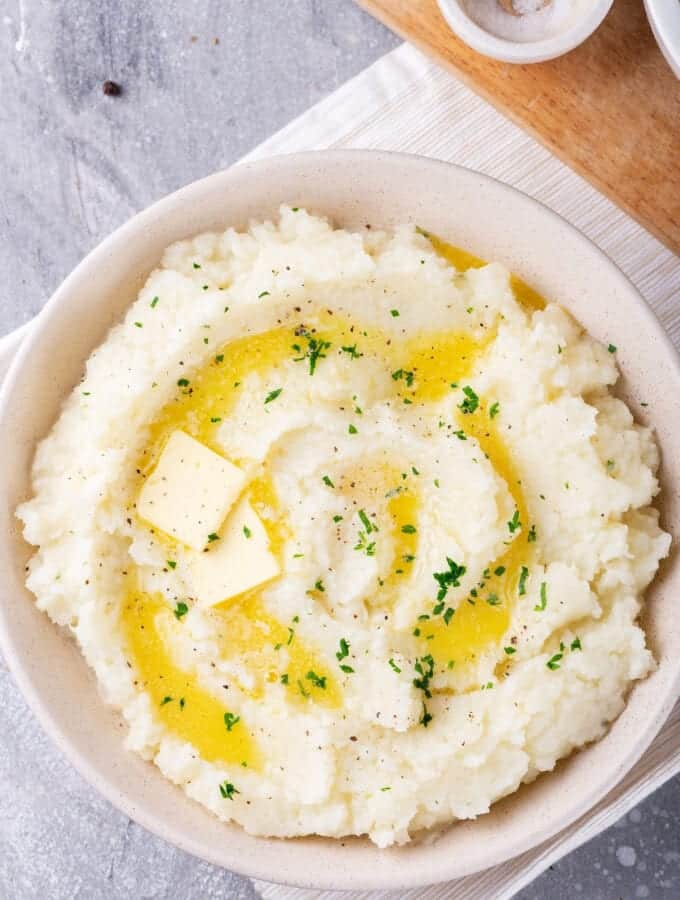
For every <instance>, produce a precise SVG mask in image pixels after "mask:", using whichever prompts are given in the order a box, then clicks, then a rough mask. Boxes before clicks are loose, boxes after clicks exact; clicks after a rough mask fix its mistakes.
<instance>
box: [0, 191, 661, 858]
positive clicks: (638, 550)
mask: <svg viewBox="0 0 680 900" xmlns="http://www.w3.org/2000/svg"><path fill="white" fill-rule="evenodd" d="M616 378H617V368H616V348H615V347H613V346H612V345H609V347H606V346H603V345H601V344H599V343H597V342H596V341H594V340H593V339H591V338H590V337H588V336H587V335H586V334H584V333H583V331H582V330H581V328H580V327H579V326H578V325H577V324H576V323H575V322H574V321H573V320H572V319H571V318H570V317H569V315H568V314H567V313H565V312H564V311H563V310H562V309H560V308H559V307H558V306H555V305H553V304H547V305H546V304H545V303H544V302H543V301H542V300H541V298H539V297H538V296H537V295H536V294H534V293H533V292H532V291H531V290H530V289H529V288H528V287H527V286H526V285H524V284H522V283H521V282H519V281H518V280H517V279H515V278H513V277H511V276H510V275H509V274H508V272H507V271H506V270H505V269H504V268H503V267H502V266H500V265H497V264H491V265H482V264H481V263H480V262H479V261H477V260H475V259H474V258H472V257H468V256H467V255H466V254H464V253H460V252H455V251H453V250H452V249H450V248H448V249H447V248H446V247H445V246H444V245H442V244H441V243H440V242H439V241H437V240H436V239H434V238H429V236H427V235H425V234H423V233H421V232H419V231H418V230H416V229H414V228H413V227H406V226H404V227H399V228H397V229H396V230H395V231H394V232H393V233H384V232H377V231H374V230H369V229H366V230H363V231H361V233H351V232H348V231H344V230H336V229H334V228H333V227H332V226H331V225H330V224H329V223H328V222H326V221H325V220H323V219H321V218H317V217H315V216H312V215H309V214H308V213H307V212H305V211H304V210H302V209H296V208H290V207H283V208H282V209H281V212H280V219H279V221H278V222H276V223H272V222H265V223H260V224H253V225H252V226H251V227H250V228H249V230H248V231H247V232H245V233H237V232H236V231H234V230H231V229H230V230H228V231H227V232H225V233H224V234H203V235H201V236H199V237H197V238H195V239H193V240H191V241H184V242H182V243H178V244H175V245H173V246H171V247H170V248H169V249H168V250H167V251H166V253H165V256H164V258H163V262H162V265H161V267H160V268H159V269H157V270H156V271H155V272H153V273H152V274H151V276H150V277H149V279H148V281H147V283H146V285H145V286H144V288H143V289H142V290H141V292H140V294H139V297H138V299H137V300H136V302H135V303H134V304H133V305H132V306H131V308H130V310H129V312H128V314H127V316H126V318H125V321H124V322H123V323H122V324H120V325H118V326H117V327H115V328H114V329H113V330H112V331H111V333H110V334H109V336H108V338H107V339H106V341H105V342H104V343H103V344H102V345H101V346H100V347H99V348H98V349H97V350H96V351H95V352H94V353H93V354H92V356H91V357H90V359H89V361H88V363H87V370H86V374H85V376H84V379H83V381H82V383H81V384H79V385H78V387H77V388H76V389H75V390H74V391H73V393H72V394H71V396H70V397H69V399H68V400H67V402H66V404H65V407H64V410H63V412H62V414H61V417H60V418H59V420H58V421H57V423H56V424H55V426H54V428H53V430H52V432H51V433H50V435H49V436H48V437H47V438H46V439H45V440H44V441H43V442H42V444H41V445H40V446H39V448H38V451H37V454H36V458H35V463H34V467H33V488H34V496H33V497H32V499H30V500H28V502H26V503H24V504H23V505H22V506H21V507H20V509H19V511H18V515H19V517H20V518H21V519H22V520H23V523H24V527H25V531H24V533H25V536H26V539H27V540H28V542H29V543H31V544H33V545H35V546H36V547H37V549H36V551H35V555H34V556H33V558H32V559H31V562H30V567H29V570H30V571H29V575H28V586H29V587H30V589H31V590H32V591H33V592H34V594H35V596H36V598H37V602H38V605H39V606H40V608H41V609H43V610H45V611H46V612H47V613H48V615H49V616H50V617H51V618H52V619H53V620H54V621H55V622H57V623H58V624H60V625H63V626H66V627H67V628H70V629H71V630H72V632H73V633H74V635H75V636H76V638H77V640H78V642H79V644H80V647H81V648H82V651H83V653H84V655H85V657H86V658H87V661H88V662H89V664H90V665H91V666H92V667H93V668H94V670H95V671H96V673H97V677H98V679H99V683H100V685H101V689H102V692H103V696H104V698H105V699H106V701H107V702H109V703H111V704H113V705H115V706H116V707H118V708H119V709H120V710H121V711H122V714H123V716H124V718H125V720H126V721H127V723H128V726H129V731H128V736H127V742H128V745H129V747H130V748H131V749H132V750H135V751H137V752H139V753H141V754H142V755H143V756H144V757H145V758H147V759H150V760H154V761H155V762H156V764H157V765H158V766H159V767H160V769H161V770H162V771H163V773H164V774H165V775H166V776H167V777H168V778H169V779H171V780H172V781H173V782H175V783H176V784H178V785H180V786H182V787H183V788H184V790H185V791H186V792H187V794H188V795H189V796H190V797H192V798H194V799H195V800H197V801H199V802H200V803H202V804H204V805H205V806H207V807H208V808H209V809H211V810H212V811H213V812H214V813H215V814H216V815H217V816H219V817H220V818H222V819H225V820H227V819H230V820H234V821H236V822H239V823H240V824H241V825H242V826H243V827H244V828H245V829H247V830H248V831H249V832H252V833H254V834H259V835H277V836H282V837H283V836H286V837H288V836H295V835H304V834H312V833H315V834H322V835H330V836H338V837H339V836H343V835H350V834H368V835H369V836H370V838H371V839H372V840H373V841H375V842H376V843H377V844H378V845H380V846H387V845H389V844H392V843H395V842H396V843H403V842H405V841H408V840H409V837H410V836H411V835H412V834H413V833H414V832H416V831H418V830H419V829H423V828H428V827H431V826H434V825H437V824H443V823H446V822H449V821H452V820H454V819H464V818H471V817H474V816H477V815H479V814H480V813H484V812H486V811H487V810H488V809H489V807H490V805H491V804H492V803H493V802H494V801H495V800H497V799H498V798H500V797H503V796H505V795H507V794H509V793H511V792H512V791H515V790H516V789H517V788H518V786H519V785H520V784H521V783H522V782H526V781H530V780H532V779H533V778H535V777H536V776H537V775H538V774H539V773H541V772H544V771H548V770H550V769H552V768H553V767H554V766H555V763H556V762H557V760H558V759H560V758H561V757H564V756H566V755H567V754H569V753H570V752H571V751H572V750H573V749H574V748H577V747H580V746H582V745H583V744H585V743H587V742H589V741H592V740H595V739H597V738H599V737H600V736H601V735H602V734H603V733H604V731H605V730H606V727H607V725H608V723H610V722H611V721H612V720H613V719H614V718H615V717H616V716H617V715H618V714H619V713H620V712H621V710H622V708H623V706H624V704H625V698H626V694H627V692H628V690H629V688H630V686H631V683H632V682H633V681H634V680H635V679H639V678H642V677H644V676H645V675H646V674H647V673H648V672H649V671H650V669H651V668H652V666H653V660H652V656H651V654H650V652H649V650H648V649H647V648H646V646H645V635H644V633H643V631H642V630H641V628H640V627H639V626H638V625H637V624H636V619H637V617H638V614H639V613H640V608H641V594H642V591H643V590H644V588H645V587H646V586H647V585H648V583H649V582H650V581H651V579H652V578H653V576H654V573H655V571H656V569H657V566H658V562H659V559H660V558H661V557H663V556H664V555H666V553H667V552H668V547H669V542H670V538H669V536H668V535H667V534H665V533H664V532H663V531H661V530H660V528H659V525H658V515H657V512H656V510H655V509H653V508H652V507H651V506H650V503H651V501H652V498H653V497H654V495H655V494H656V492H657V490H658V484H657V480H656V477H655V471H656V468H657V464H658V454H657V449H656V445H655V443H654V440H653V437H652V434H651V433H650V431H649V430H648V429H647V428H644V427H641V426H639V425H636V424H635V423H634V421H633V418H632V416H631V413H630V412H629V410H628V408H627V407H626V406H625V405H624V403H623V402H621V401H620V400H618V399H616V398H615V397H614V396H613V395H612V393H611V387H612V385H613V384H614V383H615V381H616Z"/></svg>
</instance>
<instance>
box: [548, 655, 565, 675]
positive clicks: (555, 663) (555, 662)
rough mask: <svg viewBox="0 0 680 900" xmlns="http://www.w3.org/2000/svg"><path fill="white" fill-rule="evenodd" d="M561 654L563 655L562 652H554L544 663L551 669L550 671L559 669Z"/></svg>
mask: <svg viewBox="0 0 680 900" xmlns="http://www.w3.org/2000/svg"><path fill="white" fill-rule="evenodd" d="M563 656H564V653H555V655H554V656H551V657H550V659H549V660H548V662H547V663H546V666H547V667H548V668H549V669H551V670H552V671H554V670H555V669H559V667H560V660H561V659H562V657H563Z"/></svg>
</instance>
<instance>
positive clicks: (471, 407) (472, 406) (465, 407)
mask: <svg viewBox="0 0 680 900" xmlns="http://www.w3.org/2000/svg"><path fill="white" fill-rule="evenodd" d="M463 393H464V394H465V399H464V400H463V402H462V403H459V404H458V409H459V410H460V411H461V412H462V413H463V414H464V415H469V414H470V413H473V412H475V410H476V409H477V407H478V406H479V397H478V396H477V394H475V392H474V391H473V390H472V388H471V387H470V385H468V384H466V385H465V387H464V388H463Z"/></svg>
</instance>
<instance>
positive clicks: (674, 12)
mask: <svg viewBox="0 0 680 900" xmlns="http://www.w3.org/2000/svg"><path fill="white" fill-rule="evenodd" d="M645 9H646V11H647V18H648V19H649V24H650V26H651V28H652V32H653V33H654V37H655V38H656V42H657V44H658V45H659V48H660V50H661V52H662V53H663V55H664V56H665V58H666V62H667V63H668V65H669V66H670V67H671V69H672V70H673V72H674V74H675V77H676V78H680V3H679V2H678V0H645Z"/></svg>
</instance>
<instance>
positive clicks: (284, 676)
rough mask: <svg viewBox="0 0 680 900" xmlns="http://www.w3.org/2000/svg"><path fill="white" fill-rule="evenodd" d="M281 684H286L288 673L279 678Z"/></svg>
mask: <svg viewBox="0 0 680 900" xmlns="http://www.w3.org/2000/svg"><path fill="white" fill-rule="evenodd" d="M281 684H288V672H284V673H283V675H282V676H281Z"/></svg>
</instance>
